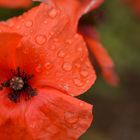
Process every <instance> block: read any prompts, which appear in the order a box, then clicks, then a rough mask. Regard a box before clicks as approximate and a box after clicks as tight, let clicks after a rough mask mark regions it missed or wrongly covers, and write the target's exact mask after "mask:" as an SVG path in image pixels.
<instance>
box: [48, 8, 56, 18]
mask: <svg viewBox="0 0 140 140" xmlns="http://www.w3.org/2000/svg"><path fill="white" fill-rule="evenodd" d="M48 15H49V17H51V18H55V17H56V15H57V10H56V9H51V10H50V11H49V12H48Z"/></svg>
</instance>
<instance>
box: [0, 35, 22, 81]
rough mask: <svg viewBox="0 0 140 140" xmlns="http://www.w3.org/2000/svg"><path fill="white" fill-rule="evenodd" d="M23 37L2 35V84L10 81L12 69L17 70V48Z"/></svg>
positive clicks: (0, 51)
mask: <svg viewBox="0 0 140 140" xmlns="http://www.w3.org/2000/svg"><path fill="white" fill-rule="evenodd" d="M20 41H21V35H18V34H16V33H11V34H8V33H0V82H3V81H4V80H5V79H6V80H7V79H9V77H10V75H11V73H10V70H11V69H15V67H16V60H15V47H17V46H18V45H19V43H20Z"/></svg>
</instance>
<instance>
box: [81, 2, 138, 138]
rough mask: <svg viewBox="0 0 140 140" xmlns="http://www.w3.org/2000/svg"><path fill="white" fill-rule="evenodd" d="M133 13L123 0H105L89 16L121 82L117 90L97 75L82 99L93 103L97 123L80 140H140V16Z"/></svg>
mask: <svg viewBox="0 0 140 140" xmlns="http://www.w3.org/2000/svg"><path fill="white" fill-rule="evenodd" d="M131 10H132V9H131V8H129V7H127V6H126V5H124V4H123V3H122V0H105V2H104V4H103V5H102V6H101V7H100V8H99V9H97V10H95V11H94V12H93V13H92V14H91V15H90V20H91V17H92V16H93V17H94V21H95V23H96V28H97V31H98V32H99V33H100V36H101V39H102V43H103V45H104V46H105V47H106V49H107V50H108V52H109V53H110V55H111V56H112V58H113V60H114V62H115V64H116V69H117V72H118V75H119V76H120V79H121V82H120V85H119V86H118V87H117V88H114V87H111V86H108V85H107V84H106V83H105V82H104V81H103V79H102V78H101V76H100V75H98V78H97V81H96V83H95V85H94V86H93V87H92V88H91V89H90V90H89V92H88V93H86V94H85V95H82V96H81V97H80V98H81V99H82V100H85V101H87V102H89V103H91V104H94V123H93V125H92V126H91V128H90V129H89V130H88V131H87V133H86V134H84V135H83V136H82V137H81V138H80V140H140V17H139V18H138V17H136V16H135V15H134V14H133V12H132V11H131Z"/></svg>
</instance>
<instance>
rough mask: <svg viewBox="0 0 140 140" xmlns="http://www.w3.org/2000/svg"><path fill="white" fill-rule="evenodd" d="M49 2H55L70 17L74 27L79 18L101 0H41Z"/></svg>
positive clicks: (95, 6) (101, 0)
mask: <svg viewBox="0 0 140 140" xmlns="http://www.w3.org/2000/svg"><path fill="white" fill-rule="evenodd" d="M42 1H46V2H48V3H49V4H53V5H54V4H55V5H57V6H58V7H59V8H61V9H64V11H65V12H66V13H67V14H68V15H69V16H70V17H71V22H72V24H73V25H75V27H76V26H77V22H78V20H79V18H80V17H81V16H82V15H83V14H85V13H87V12H88V11H90V10H93V9H95V8H97V7H98V6H99V5H100V4H101V3H102V2H103V0H42Z"/></svg>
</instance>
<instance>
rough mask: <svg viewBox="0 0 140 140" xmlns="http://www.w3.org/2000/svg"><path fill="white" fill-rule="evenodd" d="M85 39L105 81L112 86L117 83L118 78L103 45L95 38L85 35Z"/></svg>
mask: <svg viewBox="0 0 140 140" xmlns="http://www.w3.org/2000/svg"><path fill="white" fill-rule="evenodd" d="M85 40H86V42H87V45H88V46H89V48H90V50H91V51H92V54H93V56H94V58H95V60H96V61H97V63H98V65H99V67H100V68H101V73H102V75H103V77H104V79H105V80H106V82H108V83H109V84H111V85H114V86H116V85H118V83H119V78H118V76H117V74H116V73H115V70H114V63H113V61H112V59H111V58H110V56H109V55H108V53H107V51H106V50H105V48H103V46H102V45H101V44H100V43H99V42H98V41H97V40H94V39H92V38H89V37H85Z"/></svg>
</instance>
